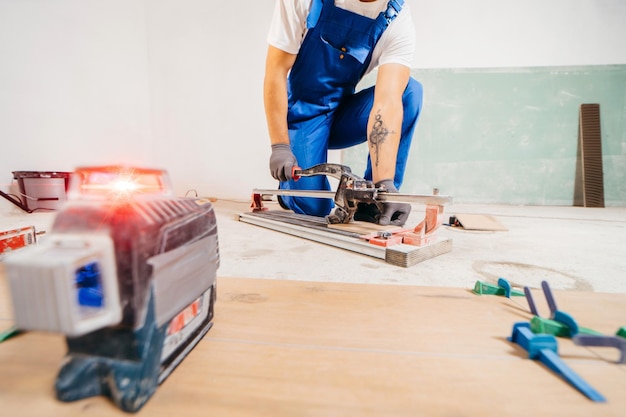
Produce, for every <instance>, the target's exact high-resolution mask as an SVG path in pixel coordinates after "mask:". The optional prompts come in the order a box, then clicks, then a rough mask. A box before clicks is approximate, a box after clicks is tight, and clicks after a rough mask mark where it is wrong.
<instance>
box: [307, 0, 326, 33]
mask: <svg viewBox="0 0 626 417" xmlns="http://www.w3.org/2000/svg"><path fill="white" fill-rule="evenodd" d="M323 2H324V1H323V0H311V9H310V10H309V15H308V16H307V18H306V28H307V29H313V28H314V27H315V25H317V21H318V20H319V18H320V14H321V13H322V3H323Z"/></svg>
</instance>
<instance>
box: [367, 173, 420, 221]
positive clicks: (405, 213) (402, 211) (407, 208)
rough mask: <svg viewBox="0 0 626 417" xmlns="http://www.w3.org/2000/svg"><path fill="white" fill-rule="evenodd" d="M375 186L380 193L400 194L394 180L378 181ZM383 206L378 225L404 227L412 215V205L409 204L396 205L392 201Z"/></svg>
mask: <svg viewBox="0 0 626 417" xmlns="http://www.w3.org/2000/svg"><path fill="white" fill-rule="evenodd" d="M374 185H375V186H376V188H378V192H388V193H396V194H397V193H398V189H397V188H396V186H395V184H394V183H393V180H382V181H378V182H377V183H376V184H374ZM382 204H383V210H382V212H381V213H380V217H379V218H378V224H381V225H388V224H393V225H396V226H404V223H406V221H407V220H408V218H409V214H410V213H411V205H410V204H409V203H395V202H391V201H387V202H384V203H382Z"/></svg>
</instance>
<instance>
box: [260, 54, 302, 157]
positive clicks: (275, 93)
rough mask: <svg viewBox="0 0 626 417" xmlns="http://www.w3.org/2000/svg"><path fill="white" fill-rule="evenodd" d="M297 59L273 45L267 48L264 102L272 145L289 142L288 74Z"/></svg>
mask: <svg viewBox="0 0 626 417" xmlns="http://www.w3.org/2000/svg"><path fill="white" fill-rule="evenodd" d="M295 60H296V55H293V54H290V53H287V52H285V51H282V50H280V49H278V48H275V47H273V46H271V45H270V46H269V47H268V50H267V58H266V62H265V80H264V82H263V102H264V104H265V117H266V118H267V127H268V131H269V135H270V142H271V144H272V145H274V144H279V143H284V144H289V131H288V128H287V75H288V74H289V70H290V69H291V67H292V66H293V63H294V62H295Z"/></svg>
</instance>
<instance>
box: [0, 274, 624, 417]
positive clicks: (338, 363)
mask: <svg viewBox="0 0 626 417" xmlns="http://www.w3.org/2000/svg"><path fill="white" fill-rule="evenodd" d="M0 279H4V278H2V277H0ZM0 288H2V287H0ZM540 296H541V294H540V293H537V294H536V299H537V300H539V299H540ZM555 296H556V297H557V300H558V302H559V307H560V308H562V309H563V310H564V311H567V312H569V313H571V314H572V315H573V316H574V317H576V318H578V319H579V321H580V323H581V325H585V326H588V327H591V328H594V329H596V330H599V331H603V332H614V331H615V330H616V328H617V327H619V326H621V325H623V324H624V323H623V318H624V317H626V295H624V294H594V293H582V292H561V291H555ZM5 301H6V293H2V294H0V305H1V304H4V303H5ZM527 310H528V309H527V308H526V306H525V305H524V303H523V300H522V301H519V299H506V298H503V297H495V296H478V295H474V294H472V293H471V292H470V291H469V290H465V289H458V288H436V287H405V286H393V285H364V284H341V283H319V282H302V281H283V280H262V279H243V278H218V301H217V305H216V318H215V325H214V327H213V329H212V330H211V331H210V332H209V333H208V335H207V336H206V337H205V338H204V339H203V340H202V341H201V342H200V344H199V345H198V346H196V348H195V349H194V350H193V351H192V352H191V354H190V355H189V356H188V357H187V358H186V359H185V360H184V361H183V363H182V364H181V365H180V366H179V367H178V368H177V369H176V370H175V371H174V373H173V374H172V375H171V376H170V378H168V379H167V380H166V381H165V383H164V384H163V385H162V386H161V387H159V389H158V390H157V392H156V394H155V395H154V396H153V398H151V399H150V400H149V401H148V403H147V405H146V406H145V407H144V408H143V409H142V410H141V411H140V412H139V413H138V415H139V416H141V415H146V416H157V417H158V416H172V415H184V416H203V417H204V416H212V415H219V416H221V415H228V416H235V417H237V416H267V415H271V416H276V417H281V416H289V417H293V416H304V415H307V416H345V415H350V416H377V417H378V416H411V417H412V416H416V415H425V416H449V415H464V416H487V417H488V416H498V417H499V416H502V415H507V416H524V417H527V416H528V415H549V416H568V417H571V416H589V415H602V416H609V417H611V416H623V410H624V409H626V408H625V407H626V397H625V396H624V395H623V393H624V392H626V378H625V377H624V376H625V374H624V367H623V366H619V365H615V364H613V363H611V362H610V361H611V360H613V359H614V355H612V353H613V352H611V351H610V350H608V351H607V349H602V348H593V349H588V348H581V347H578V346H575V345H574V344H573V343H572V342H571V341H570V340H562V339H560V340H559V343H560V355H561V357H562V358H563V359H564V360H565V361H566V362H567V363H568V364H569V365H570V366H571V367H572V368H573V369H574V370H575V371H576V372H577V373H579V374H580V375H581V376H582V377H583V378H584V379H585V380H586V381H587V382H588V383H590V384H591V385H592V386H594V388H596V389H597V390H598V391H600V392H601V393H602V394H603V395H604V396H605V397H606V398H607V399H608V403H606V404H598V403H593V402H591V401H589V400H588V399H586V397H584V396H583V395H581V394H580V393H578V391H576V390H574V389H573V388H571V387H570V386H569V385H568V384H566V383H564V382H562V381H561V380H560V379H559V378H558V377H556V376H555V375H554V374H553V373H551V372H550V371H548V370H547V369H546V368H545V367H544V366H542V365H540V364H538V363H536V362H534V361H532V360H529V359H527V358H526V357H525V352H524V351H523V350H521V348H518V347H516V346H515V345H512V344H511V343H510V342H508V341H507V340H506V337H507V336H508V335H509V333H510V331H511V327H512V324H513V323H514V322H516V321H520V320H527V319H529V318H530V314H529V313H528V311H527ZM6 319H7V318H6V317H5V321H4V323H7V321H6ZM9 321H10V320H9ZM64 352H65V347H64V343H63V340H62V338H61V337H60V336H57V335H45V334H40V333H27V334H25V335H22V336H18V337H16V338H15V339H12V340H10V341H9V342H5V343H2V344H0V364H2V366H0V398H2V408H1V410H2V411H1V412H2V414H3V415H8V416H33V415H45V416H49V417H54V416H67V417H72V416H76V415H85V414H89V415H90V416H94V417H97V416H117V415H119V416H122V415H128V414H125V413H123V412H121V411H119V410H117V409H116V408H115V407H114V406H113V405H112V404H111V403H110V402H109V401H108V400H106V399H105V398H102V397H95V398H90V399H86V400H82V401H78V402H74V403H68V404H65V403H60V402H58V401H56V400H55V399H54V392H53V384H54V380H55V378H56V373H57V372H58V369H59V367H60V364H61V360H62V357H63V354H64Z"/></svg>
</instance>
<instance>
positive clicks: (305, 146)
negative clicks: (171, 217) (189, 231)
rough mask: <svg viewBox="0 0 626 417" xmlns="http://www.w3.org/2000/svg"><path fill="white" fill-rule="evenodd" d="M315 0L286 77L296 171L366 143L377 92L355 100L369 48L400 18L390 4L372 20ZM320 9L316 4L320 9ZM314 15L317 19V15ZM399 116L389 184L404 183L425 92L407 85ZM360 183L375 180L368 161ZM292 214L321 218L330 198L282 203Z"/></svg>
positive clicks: (288, 185) (393, 0) (315, 182)
mask: <svg viewBox="0 0 626 417" xmlns="http://www.w3.org/2000/svg"><path fill="white" fill-rule="evenodd" d="M321 1H322V4H321V10H319V7H316V6H315V5H316V1H315V0H314V1H313V2H312V3H313V7H312V9H311V13H310V15H309V21H308V22H309V25H310V26H309V30H308V32H307V34H306V36H305V38H304V40H303V43H302V46H301V48H300V52H299V53H298V56H297V57H296V60H295V62H294V65H293V67H292V69H291V72H290V74H289V78H288V97H289V104H288V105H289V110H288V114H287V123H288V127H289V138H290V141H291V150H292V151H293V153H294V155H295V157H296V160H297V161H298V165H299V166H301V167H302V168H309V167H312V166H314V165H317V164H321V163H325V162H326V161H327V154H328V149H343V148H347V147H350V146H354V145H357V144H360V143H363V142H365V141H366V140H367V122H368V119H369V115H370V111H371V109H372V105H373V101H374V88H375V87H374V86H372V87H370V88H368V89H365V90H362V91H359V92H358V93H356V94H355V89H356V85H357V84H358V82H359V81H360V80H361V78H362V77H363V76H364V74H365V71H366V70H367V68H368V66H369V64H370V62H371V59H372V51H373V50H374V46H375V45H376V43H377V42H378V40H379V39H380V37H381V35H382V34H383V32H384V31H385V29H386V28H387V27H388V26H389V24H390V23H391V21H392V20H393V19H394V18H395V17H396V15H397V14H398V13H399V12H400V10H401V8H402V5H403V4H404V1H403V0H390V1H389V3H388V5H387V10H386V11H384V12H382V13H380V14H379V16H378V17H377V18H376V19H371V18H369V17H366V16H362V15H359V14H356V13H353V12H350V11H348V10H344V9H341V8H339V7H336V6H335V4H334V0H321ZM318 3H319V2H318ZM318 14H319V17H318V16H317V15H318ZM402 102H403V107H404V116H403V121H402V132H401V137H400V145H399V149H398V155H397V161H396V171H395V178H394V182H395V185H396V187H397V188H399V187H400V185H401V184H402V180H403V178H404V171H405V168H406V162H407V157H408V153H409V148H410V146H411V139H412V137H413V132H414V130H415V126H416V125H417V119H418V117H419V113H420V110H421V106H422V86H421V84H420V83H418V82H417V81H416V80H414V79H412V78H411V79H410V80H409V83H408V85H407V87H406V89H405V91H404V94H403V97H402ZM364 178H366V179H368V180H371V179H372V166H371V160H370V158H369V157H368V161H367V168H366V171H365V174H364ZM280 188H281V189H300V190H302V189H305V190H330V184H329V182H328V179H327V178H326V177H325V176H312V177H302V178H300V179H299V180H298V181H293V180H291V181H288V182H281V183H280ZM281 198H282V200H283V202H284V203H285V205H286V206H287V207H289V208H291V209H292V210H293V211H294V212H296V213H300V214H309V215H314V216H325V215H327V214H329V213H330V211H331V210H332V208H333V205H334V203H333V201H332V200H331V199H318V198H310V197H287V196H283V197H281Z"/></svg>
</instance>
